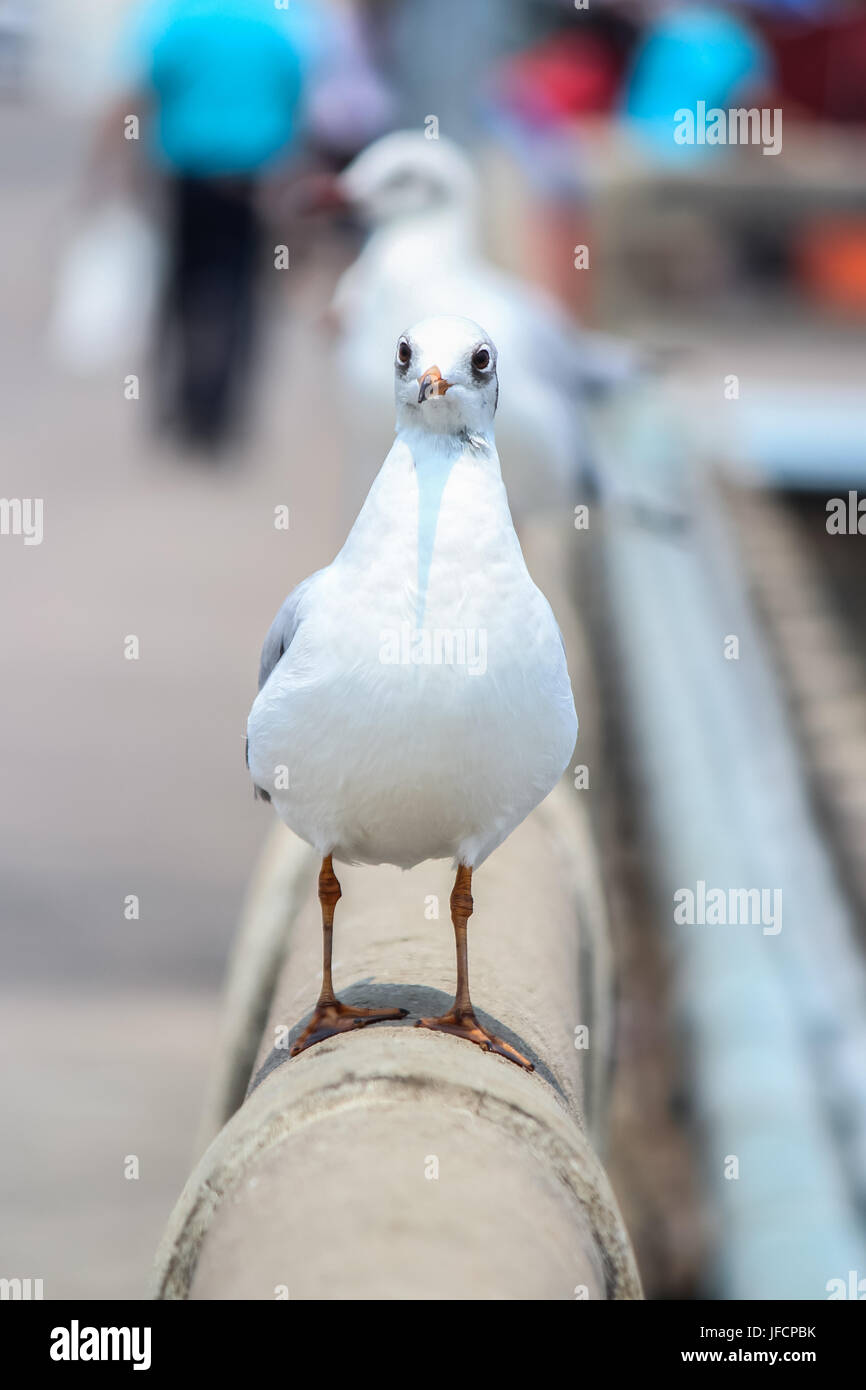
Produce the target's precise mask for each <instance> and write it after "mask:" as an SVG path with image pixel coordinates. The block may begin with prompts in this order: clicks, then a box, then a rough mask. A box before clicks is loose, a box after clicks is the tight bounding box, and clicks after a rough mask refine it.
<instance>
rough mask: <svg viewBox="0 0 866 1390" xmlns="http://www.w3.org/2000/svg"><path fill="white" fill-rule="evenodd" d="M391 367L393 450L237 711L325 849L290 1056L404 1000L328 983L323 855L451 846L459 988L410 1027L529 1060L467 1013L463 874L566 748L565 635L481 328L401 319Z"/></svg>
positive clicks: (296, 821) (396, 856)
mask: <svg viewBox="0 0 866 1390" xmlns="http://www.w3.org/2000/svg"><path fill="white" fill-rule="evenodd" d="M389 356H390V353H389ZM393 375H394V392H395V399H396V416H397V420H396V438H395V439H394V443H393V446H392V448H391V450H390V452H389V453H388V456H387V458H386V459H385V462H384V463H383V465H382V467H381V470H380V472H379V474H378V476H377V477H376V479H375V481H374V482H373V485H372V487H371V488H370V492H369V494H368V496H367V499H366V501H365V503H364V505H363V507H362V508H361V511H360V513H359V515H358V517H357V520H356V521H355V524H354V526H353V527H352V529H351V531H350V533H349V536H348V539H347V540H346V542H345V544H344V546H343V548H342V550H341V551H340V552H339V554H338V555H337V557H336V559H335V560H334V561H333V562H332V563H331V564H330V565H328V566H326V567H325V568H324V569H321V570H318V571H317V572H316V573H315V574H312V575H310V577H309V578H308V579H305V580H303V582H302V583H300V584H299V585H298V586H297V588H296V589H294V590H293V591H292V592H291V593H290V594H289V596H288V598H287V599H286V601H285V602H284V604H283V606H282V608H281V609H280V611H279V612H278V614H277V616H276V618H275V620H274V622H273V624H272V626H271V628H270V630H269V632H268V635H267V637H266V638H265V643H264V648H263V651H262V659H261V667H260V672H259V693H258V696H257V697H256V700H255V702H254V704H253V706H252V710H251V712H250V716H249V722H248V726H247V763H248V766H249V769H250V772H251V774H252V778H253V781H254V784H255V787H256V789H257V792H258V794H260V795H262V796H264V797H266V799H268V800H270V801H271V802H272V803H273V806H274V809H275V810H276V812H277V814H278V815H279V816H280V818H281V820H283V821H284V822H285V824H286V825H287V826H289V828H290V829H291V830H293V831H294V832H295V833H296V834H297V835H300V836H301V838H302V839H304V840H306V841H307V843H308V844H310V845H312V846H313V848H314V849H315V850H316V852H317V855H319V856H320V857H321V872H320V874H319V899H320V903H321V909H322V931H323V937H324V967H323V974H322V988H321V992H320V994H319V998H318V1001H317V1003H316V1006H315V1009H314V1011H313V1015H312V1019H311V1021H310V1023H309V1025H308V1026H307V1028H306V1029H305V1030H304V1032H303V1033H302V1035H301V1036H300V1037H299V1038H298V1040H297V1042H296V1043H295V1044H294V1046H293V1048H292V1055H293V1056H294V1055H296V1054H297V1053H299V1052H302V1051H303V1050H304V1049H305V1048H307V1047H310V1046H311V1045H312V1044H314V1043H317V1042H319V1041H321V1040H322V1039H323V1038H328V1037H331V1036H333V1035H334V1034H335V1033H341V1032H343V1031H345V1030H347V1029H353V1028H360V1027H363V1026H364V1025H366V1024H369V1023H374V1022H377V1021H379V1020H386V1019H397V1018H402V1017H404V1016H405V1013H406V1011H405V1010H404V1009H399V1008H384V1009H361V1008H352V1007H350V1006H348V1005H346V1004H343V1003H341V1002H340V1001H339V1000H338V999H337V997H336V995H335V994H334V987H333V981H332V978H331V951H332V943H333V926H334V910H335V908H336V904H337V901H338V900H339V898H340V896H341V894H340V884H339V881H338V879H337V875H336V873H335V870H334V860H337V861H339V862H342V863H350V864H371V865H374V864H395V865H398V866H399V867H400V868H402V869H409V868H412V867H413V866H414V865H416V864H419V863H422V862H423V861H424V860H428V859H445V858H450V859H451V860H452V862H453V868H454V871H455V880H454V889H453V892H452V894H451V900H450V904H451V918H452V922H453V925H454V933H455V942H456V951H457V989H456V995H455V999H454V1004H453V1006H452V1007H451V1009H449V1010H448V1012H447V1013H446V1014H444V1015H443V1016H442V1017H441V1018H422V1019H420V1020H419V1021H418V1023H417V1024H416V1026H417V1027H424V1028H429V1029H434V1030H438V1031H442V1032H446V1033H452V1034H456V1035H457V1036H458V1037H461V1038H466V1039H468V1040H469V1041H470V1042H473V1043H476V1044H478V1045H479V1046H481V1047H483V1048H485V1049H486V1050H488V1051H492V1052H496V1053H499V1054H500V1055H501V1056H503V1057H507V1058H508V1059H509V1060H510V1061H513V1062H516V1063H518V1064H519V1065H520V1066H523V1067H526V1068H527V1069H529V1070H531V1063H530V1062H529V1061H528V1060H527V1059H526V1058H525V1057H523V1056H522V1055H521V1053H519V1052H517V1051H516V1049H515V1048H513V1047H511V1046H510V1045H509V1044H508V1043H506V1042H503V1040H502V1039H501V1038H498V1037H496V1036H495V1035H494V1034H492V1033H489V1032H488V1031H487V1030H486V1029H485V1028H483V1027H482V1026H481V1024H480V1023H479V1021H478V1019H477V1017H476V1015H475V1011H474V1009H473V1006H472V1001H471V999H470V994H469V966H468V948H467V924H468V921H469V917H470V915H471V913H472V910H473V899H472V891H471V889H472V875H473V873H474V871H475V870H476V869H478V868H479V867H480V865H481V864H483V863H484V861H485V860H486V859H487V857H488V855H490V854H492V852H493V851H494V850H495V849H496V848H497V846H498V845H501V844H502V842H503V840H505V839H506V837H507V836H508V835H510V834H511V832H512V830H514V829H515V827H516V826H518V825H519V824H520V822H521V821H522V820H524V818H525V817H526V816H527V815H528V814H529V813H530V811H532V810H533V809H534V807H535V806H537V805H538V803H539V802H540V801H542V800H543V799H544V797H546V796H547V794H548V793H549V792H550V791H551V790H552V789H553V787H554V786H555V785H556V783H557V782H558V780H559V778H560V777H561V775H562V773H563V771H564V770H565V768H566V766H567V765H568V762H569V759H570V757H571V753H572V750H573V748H574V744H575V740H576V738H577V716H576V714H575V710H574V699H573V696H572V691H571V683H570V680H569V676H568V668H567V665H566V657H565V650H564V646H563V641H562V636H561V634H560V631H559V628H558V626H557V624H556V620H555V618H554V616H553V613H552V611H551V608H550V605H549V603H548V602H547V599H546V598H545V597H544V595H543V594H542V593H541V591H540V590H539V589H538V588H536V586H535V584H534V583H533V581H532V579H531V578H530V575H529V572H528V570H527V568H526V563H525V561H524V558H523V553H522V551H521V548H520V543H519V541H518V539H517V535H516V533H515V530H514V526H513V523H512V519H511V513H510V511H509V507H508V498H507V496H506V491H505V487H504V484H503V482H502V476H501V472H500V466H499V456H498V454H497V450H496V443H495V440H494V430H493V419H494V413H495V410H496V405H497V400H498V396H499V381H498V375H497V350H496V347H495V346H494V344H493V341H492V339H491V337H490V335H489V334H488V333H487V332H486V331H485V330H484V329H483V328H480V327H479V326H478V324H477V323H474V322H473V321H472V320H470V319H466V318H462V317H436V318H431V319H426V320H423V321H422V322H420V323H418V324H416V325H415V327H414V328H412V329H410V330H409V331H408V332H404V333H401V335H400V337H399V339H398V342H397V348H396V355H395V357H394V368H393Z"/></svg>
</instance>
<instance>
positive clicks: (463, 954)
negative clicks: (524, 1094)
mask: <svg viewBox="0 0 866 1390" xmlns="http://www.w3.org/2000/svg"><path fill="white" fill-rule="evenodd" d="M471 890H472V870H471V869H468V868H467V867H466V865H465V864H461V865H460V868H459V869H458V870H457V877H456V879H455V880H454V888H453V890H452V893H451V921H452V922H453V923H454V936H455V939H456V942H457V993H456V995H455V998H454V1003H453V1005H452V1007H451V1008H450V1009H449V1010H448V1012H447V1014H443V1015H442V1017H441V1018H420V1019H419V1020H418V1022H417V1023H416V1024H415V1027H416V1028H432V1029H433V1030H434V1031H435V1032H439V1033H455V1034H456V1035H457V1037H458V1038H468V1039H469V1041H470V1042H474V1043H477V1044H478V1046H479V1047H483V1048H484V1050H485V1052H498V1053H499V1055H500V1057H507V1058H508V1060H509V1062H516V1063H517V1065H518V1066H520V1067H525V1068H526V1070H527V1071H532V1070H533V1066H532V1063H531V1062H530V1061H528V1060H527V1058H526V1057H524V1056H523V1054H522V1053H520V1052H518V1051H517V1049H516V1048H514V1047H512V1046H511V1045H510V1043H507V1042H503V1040H502V1038H497V1037H496V1036H495V1035H494V1034H493V1033H488V1032H487V1030H486V1029H485V1028H482V1027H481V1024H480V1023H479V1022H478V1019H477V1018H476V1017H475V1010H474V1009H473V1007H472V1000H471V999H470V998H469V952H468V946H467V925H468V922H469V918H470V917H471V916H472V907H473V902H472V891H471Z"/></svg>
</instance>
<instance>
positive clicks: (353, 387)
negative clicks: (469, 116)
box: [331, 131, 640, 519]
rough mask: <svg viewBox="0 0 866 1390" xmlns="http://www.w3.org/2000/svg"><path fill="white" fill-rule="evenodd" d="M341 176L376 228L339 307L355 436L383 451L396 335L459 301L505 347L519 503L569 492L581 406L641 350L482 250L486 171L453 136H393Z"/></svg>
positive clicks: (508, 474) (580, 446)
mask: <svg viewBox="0 0 866 1390" xmlns="http://www.w3.org/2000/svg"><path fill="white" fill-rule="evenodd" d="M339 186H340V191H341V193H342V196H343V197H344V198H345V199H346V201H347V202H348V203H349V204H350V205H351V206H352V207H353V208H354V209H355V211H356V213H357V214H358V215H359V217H360V218H361V220H362V221H363V222H364V223H365V224H366V225H368V226H369V227H370V229H371V230H370V236H369V239H368V240H367V242H366V244H365V246H364V247H363V249H362V251H361V253H360V255H359V256H358V258H357V260H356V261H355V262H354V264H353V265H352V266H350V267H349V269H348V270H347V271H346V272H345V273H344V274H343V276H342V277H341V279H340V281H339V283H338V285H337V288H336V291H335V294H334V298H333V302H332V306H331V308H332V317H333V319H334V321H335V322H336V325H337V331H338V335H339V341H338V357H339V363H340V366H341V370H342V372H343V376H344V379H345V381H346V392H345V394H344V398H343V399H344V402H345V404H346V405H347V406H348V409H349V412H350V416H351V430H352V437H353V439H354V441H355V445H356V447H357V448H363V449H364V450H365V452H367V453H369V451H370V450H371V449H372V448H374V447H375V445H376V444H378V451H377V452H375V453H374V454H373V455H372V457H373V458H378V457H380V456H381V452H380V451H381V449H382V448H383V447H384V445H383V444H382V442H381V425H382V422H383V420H385V419H387V415H386V414H385V402H386V400H387V399H388V397H389V395H390V390H391V383H390V379H389V375H388V372H387V371H386V370H385V364H386V363H387V362H388V360H389V358H390V352H391V345H392V344H393V342H394V339H395V337H396V335H397V333H398V332H399V331H400V329H401V328H402V327H403V325H405V324H406V323H411V322H413V321H416V320H418V319H421V318H426V317H430V316H431V315H436V314H447V313H453V312H455V311H456V310H457V309H459V311H460V313H466V314H468V315H469V316H470V317H471V318H473V319H475V320H476V321H478V322H479V323H483V324H484V325H485V327H486V328H487V330H488V331H489V332H490V333H491V334H492V336H493V337H494V339H495V340H496V342H497V344H498V345H499V350H500V352H501V354H502V360H503V363H504V367H503V373H504V374H503V383H502V384H503V398H502V408H501V411H500V416H499V419H498V421H497V435H498V438H499V442H500V447H501V450H502V456H503V460H504V476H505V482H506V484H507V487H508V495H509V499H510V501H511V506H512V510H513V512H514V515H515V516H516V517H517V518H518V519H520V518H521V517H523V516H524V515H526V514H527V513H528V512H530V511H533V510H537V509H538V508H539V506H543V505H545V504H551V503H557V502H562V501H563V500H566V501H571V500H572V494H573V492H574V490H575V486H576V484H577V483H578V480H579V479H580V476H581V473H582V472H583V471H584V470H586V469H587V468H588V467H590V466H591V452H590V448H589V441H588V430H587V419H586V406H587V404H588V402H589V400H590V399H591V398H592V397H593V396H596V395H601V394H604V393H605V392H607V391H608V390H609V389H611V388H614V387H616V386H619V385H621V384H623V383H625V382H627V381H629V380H631V379H634V378H635V377H636V376H637V374H638V372H639V369H640V364H639V361H638V355H637V352H636V350H635V349H634V348H632V347H631V346H630V345H627V344H624V343H620V342H618V341H616V340H614V339H609V338H605V337H603V336H602V335H596V334H588V333H584V332H581V331H580V330H579V329H577V328H576V327H575V325H574V324H573V323H572V322H571V320H570V319H569V318H568V317H567V316H566V315H565V314H564V313H563V312H562V311H561V310H560V309H559V307H558V306H557V305H556V304H555V303H554V302H553V301H552V300H550V299H549V298H548V297H547V296H546V295H545V294H544V293H542V292H541V291H540V290H538V289H536V288H534V287H533V286H531V285H529V284H526V283H524V282H522V281H520V280H518V279H517V278H515V277H514V276H512V275H508V274H506V273H505V272H504V271H502V270H499V269H498V268H497V267H496V266H494V265H493V264H492V263H491V262H490V261H488V260H487V259H486V258H485V257H484V255H483V253H482V249H481V244H480V240H481V234H480V227H479V222H480V217H479V212H480V208H479V199H480V194H479V188H478V182H477V179H476V176H475V173H474V170H473V168H472V166H471V164H470V162H469V160H468V158H467V157H466V155H465V154H464V153H463V152H462V150H461V149H460V148H459V147H458V146H457V145H455V144H454V143H453V142H452V141H450V140H447V139H445V138H440V139H438V140H428V139H427V138H426V136H425V135H424V134H423V133H422V132H416V131H398V132H396V133H393V134H390V135H386V136H384V137H383V138H382V139H380V140H377V141H376V142H375V143H374V144H372V145H370V146H369V147H368V148H367V149H366V150H364V151H363V153H361V154H360V155H358V157H357V158H356V159H355V160H354V161H353V162H352V164H350V165H349V167H348V168H347V169H346V170H344V172H343V173H342V175H341V176H340V178H339ZM359 428H360V430H361V431H362V433H361V434H359ZM377 431H378V432H379V433H378V434H377ZM374 441H375V444H374ZM581 500H582V499H581Z"/></svg>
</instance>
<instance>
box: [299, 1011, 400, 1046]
mask: <svg viewBox="0 0 866 1390" xmlns="http://www.w3.org/2000/svg"><path fill="white" fill-rule="evenodd" d="M408 1012H409V1010H408V1009H356V1008H354V1007H353V1006H352V1005H351V1004H341V1003H340V1001H339V999H335V1000H334V1002H333V1004H317V1005H316V1007H315V1009H314V1010H313V1017H312V1018H311V1019H310V1021H309V1023H308V1024H307V1026H306V1028H305V1029H304V1031H303V1033H302V1034H301V1036H300V1037H299V1038H298V1039H297V1041H296V1042H295V1043H294V1045H293V1046H292V1049H291V1051H290V1053H289V1056H290V1057H297V1055H298V1053H299V1052H305V1051H306V1050H307V1048H308V1047H312V1046H313V1045H314V1044H315V1043H318V1042H324V1041H325V1039H326V1038H333V1037H336V1036H337V1034H338V1033H348V1032H350V1031H351V1030H353V1029H355V1028H366V1026H367V1024H368V1023H385V1022H388V1021H391V1020H395V1019H398V1018H405V1017H406V1015H407V1014H408Z"/></svg>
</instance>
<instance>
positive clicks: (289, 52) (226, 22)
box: [121, 0, 325, 177]
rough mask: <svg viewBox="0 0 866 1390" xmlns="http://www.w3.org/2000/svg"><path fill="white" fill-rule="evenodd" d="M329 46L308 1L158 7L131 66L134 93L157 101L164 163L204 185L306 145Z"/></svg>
mask: <svg viewBox="0 0 866 1390" xmlns="http://www.w3.org/2000/svg"><path fill="white" fill-rule="evenodd" d="M324 38H325V31H324V25H323V21H322V20H321V19H320V18H319V16H318V14H317V13H316V12H314V11H313V10H312V9H311V8H310V7H308V6H307V5H306V4H304V3H303V0H291V2H290V4H289V5H288V8H285V9H283V8H277V6H276V5H275V4H274V3H273V0H269V2H268V3H263V0H148V3H147V4H145V5H144V6H142V7H140V8H139V9H138V10H137V11H136V13H135V14H134V16H133V19H132V22H131V24H130V26H129V28H128V30H127V33H126V36H125V39H124V42H123V49H122V55H121V62H122V67H123V74H122V75H123V78H124V79H125V81H126V84H127V86H129V87H133V88H136V89H141V88H144V89H145V90H148V91H150V92H151V93H152V94H153V97H154V100H155V106H156V121H155V136H156V148H155V150H154V154H155V156H156V157H157V158H158V159H159V161H160V162H161V163H164V164H167V165H169V166H170V167H171V168H174V169H176V170H178V171H180V172H182V173H185V174H192V175H197V176H201V177H206V176H227V175H232V174H249V173H253V172H255V171H256V170H258V169H261V168H263V167H264V166H265V165H267V164H268V163H270V162H271V161H272V160H274V159H275V158H277V157H278V156H279V155H280V154H282V153H283V152H284V151H285V150H287V149H288V148H289V147H290V146H291V145H292V143H293V142H294V140H295V138H296V134H297V127H298V121H299V111H300V105H301V99H302V95H303V89H304V83H305V80H306V78H307V76H308V74H309V72H310V70H311V69H312V67H313V66H314V64H315V62H316V58H317V55H318V52H319V51H320V49H321V47H322V44H323V42H324Z"/></svg>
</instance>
